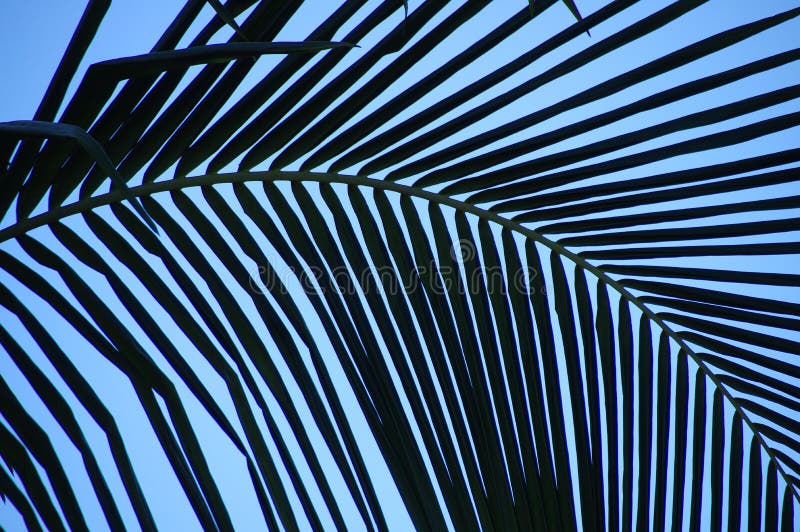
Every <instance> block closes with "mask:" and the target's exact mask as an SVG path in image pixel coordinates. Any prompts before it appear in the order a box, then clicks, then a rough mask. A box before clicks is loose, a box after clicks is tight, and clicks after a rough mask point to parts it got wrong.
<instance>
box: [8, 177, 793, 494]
mask: <svg viewBox="0 0 800 532" xmlns="http://www.w3.org/2000/svg"><path fill="white" fill-rule="evenodd" d="M248 181H298V182H303V181H313V182H318V183H341V184H346V185H357V186H365V187H371V188H376V189H381V190H388V191H391V192H396V193H398V194H404V195H407V196H413V197H417V198H421V199H425V200H428V201H432V202H435V203H438V204H440V205H446V206H448V207H452V208H453V209H456V210H459V211H462V212H465V213H469V214H472V215H474V216H477V217H478V218H481V219H484V220H487V221H490V222H494V223H497V224H499V225H501V226H503V227H505V228H508V229H510V230H512V231H515V232H517V233H520V234H522V235H524V236H525V237H527V238H529V239H531V240H534V241H535V242H538V243H539V244H542V245H543V246H545V247H547V248H549V249H551V250H553V251H555V252H557V253H559V254H560V255H562V256H563V257H566V258H568V259H569V260H571V261H572V262H574V263H575V264H576V265H577V266H579V267H581V268H583V269H584V270H587V271H589V272H591V273H593V274H594V275H595V276H596V277H597V278H598V279H599V280H601V281H602V282H604V283H606V284H607V285H609V286H611V287H613V288H614V289H615V290H616V291H617V292H619V294H620V296H621V297H623V298H625V299H626V300H627V301H629V302H630V303H633V304H634V305H635V306H636V307H638V308H639V310H640V311H641V312H642V313H643V314H645V315H646V316H647V317H648V318H649V319H650V320H652V321H653V322H655V323H656V324H657V325H658V326H659V327H661V329H662V330H663V331H664V332H665V333H666V334H667V335H668V336H669V337H670V338H672V339H673V340H674V341H675V343H677V344H678V346H679V347H680V350H681V351H684V352H686V354H687V355H688V356H689V357H691V359H692V360H693V361H694V362H695V363H696V364H697V366H698V367H699V368H700V369H701V370H702V371H703V373H704V374H705V375H706V377H708V378H709V379H711V381H712V382H713V383H714V385H715V386H716V387H717V388H718V389H719V390H720V391H721V393H722V394H723V396H724V397H726V398H727V399H728V401H729V402H730V403H731V405H732V406H733V408H734V410H735V411H736V412H737V413H738V414H739V416H741V418H742V420H743V421H744V422H745V424H746V425H747V426H748V427H749V428H750V430H751V431H752V433H753V437H754V438H756V440H757V441H758V442H759V443H760V445H761V447H763V449H764V451H765V452H766V453H767V456H768V457H769V458H770V459H771V460H772V461H773V462H774V463H775V465H776V468H777V470H778V472H779V473H780V474H781V476H782V477H783V479H784V481H785V482H786V483H787V484H788V485H790V486H794V484H793V483H792V482H791V479H790V477H789V475H788V474H787V473H786V471H784V469H783V466H782V465H781V463H780V461H778V460H777V457H776V456H775V454H774V453H773V451H772V449H771V448H770V447H769V446H768V445H767V443H766V441H764V438H763V437H762V436H761V433H760V432H759V431H758V430H756V428H755V425H754V423H753V421H752V420H751V419H750V417H749V416H748V415H747V412H746V411H745V410H744V409H743V408H742V407H741V406H740V405H739V404H738V402H737V401H736V398H735V397H733V395H732V394H731V393H730V391H729V390H728V389H727V387H726V386H725V385H724V384H723V383H722V381H720V379H719V377H717V375H716V374H714V372H713V371H711V369H710V368H709V367H708V366H707V365H706V363H705V362H704V361H703V360H702V358H701V357H700V356H699V355H698V354H697V353H696V352H695V351H694V349H692V348H691V347H690V346H689V345H688V344H687V343H686V341H685V340H684V339H683V338H682V337H681V336H680V335H678V333H676V332H675V331H674V330H673V329H672V328H671V327H670V326H669V325H668V324H667V323H666V322H665V321H664V320H663V319H662V318H661V317H660V316H659V315H658V314H656V313H655V312H653V310H651V309H650V308H649V307H648V306H647V305H645V304H644V303H643V302H642V301H640V300H639V298H637V297H636V296H634V295H633V294H631V293H630V292H629V291H628V290H627V289H626V288H625V287H624V286H623V285H622V284H620V283H619V282H618V281H616V280H615V279H613V278H612V277H610V276H609V275H608V274H607V273H605V272H604V271H603V270H601V269H599V268H598V267H596V266H594V265H593V264H591V263H590V262H588V261H587V260H586V259H585V258H583V257H581V256H580V255H578V254H577V253H574V252H572V251H570V250H569V249H567V248H565V247H564V246H562V245H561V244H559V243H558V242H554V241H552V240H550V239H548V238H546V237H545V236H543V235H542V234H541V233H538V232H537V231H535V230H533V229H530V228H528V227H525V226H523V225H521V224H519V223H518V222H514V221H513V220H509V219H508V218H505V217H503V216H500V215H499V214H497V213H494V212H492V211H488V210H486V209H481V208H480V207H476V206H475V205H472V204H470V203H466V202H463V201H460V200H456V199H453V198H451V197H449V196H445V195H442V194H438V193H436V192H431V191H429V190H426V189H423V188H418V187H413V186H409V185H403V184H400V183H396V182H393V181H386V180H382V179H373V178H369V177H363V176H355V175H345V174H335V173H321V172H291V171H265V172H231V173H227V174H205V175H201V176H196V177H186V178H181V179H170V180H166V181H159V182H155V183H145V184H142V185H139V186H137V187H131V188H128V189H127V190H125V191H119V190H112V191H111V192H108V193H106V194H101V195H98V196H93V197H90V198H85V199H81V200H79V201H76V202H74V203H70V204H69V205H64V206H60V207H58V208H56V209H52V210H49V211H47V212H45V213H42V214H39V215H37V216H34V217H31V218H27V219H25V220H22V221H19V222H17V223H15V224H13V225H11V226H9V227H6V228H5V229H2V230H0V243H2V242H5V241H6V240H10V239H13V238H16V237H17V236H20V235H22V234H25V233H27V232H28V231H30V230H32V229H35V228H37V227H42V226H44V225H48V224H50V223H53V222H55V221H57V220H60V219H62V218H65V217H67V216H71V215H74V214H80V213H82V212H87V211H90V210H92V209H95V208H98V207H102V206H105V205H110V204H112V203H116V202H120V201H122V200H124V199H127V198H130V197H137V198H138V197H141V196H149V195H153V194H157V193H159V192H169V191H174V190H181V189H184V188H188V187H195V186H207V185H217V184H223V183H244V182H248ZM792 491H793V493H794V494H795V497H796V498H798V500H800V496H798V493H797V490H796V489H792Z"/></svg>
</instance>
